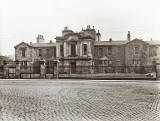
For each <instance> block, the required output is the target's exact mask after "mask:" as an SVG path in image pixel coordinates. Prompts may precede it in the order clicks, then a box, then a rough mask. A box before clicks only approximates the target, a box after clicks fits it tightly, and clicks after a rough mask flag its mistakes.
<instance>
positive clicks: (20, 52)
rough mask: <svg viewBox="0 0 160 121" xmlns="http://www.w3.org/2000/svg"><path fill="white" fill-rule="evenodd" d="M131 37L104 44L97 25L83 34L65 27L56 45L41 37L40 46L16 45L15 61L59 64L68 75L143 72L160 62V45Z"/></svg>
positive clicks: (82, 31)
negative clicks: (96, 27)
mask: <svg viewBox="0 0 160 121" xmlns="http://www.w3.org/2000/svg"><path fill="white" fill-rule="evenodd" d="M130 36H131V35H130V32H128V34H127V40H122V41H113V40H112V39H109V41H101V34H100V32H99V30H98V31H96V30H95V28H94V26H93V27H90V26H87V28H86V29H82V30H81V31H80V32H74V31H72V30H70V29H69V28H68V27H65V28H64V30H63V31H62V35H61V36H57V37H56V38H55V39H56V42H54V43H53V42H52V41H50V42H49V43H45V41H44V38H43V36H42V35H38V37H37V43H25V42H21V43H20V44H18V45H16V46H15V59H16V60H17V61H20V62H21V64H28V62H29V63H30V64H31V65H33V64H36V63H37V62H38V61H41V60H45V63H46V64H47V65H48V66H49V65H50V63H51V62H53V61H55V62H57V63H56V64H58V66H59V72H60V73H65V74H68V73H122V72H123V73H130V72H137V73H139V72H141V71H142V67H146V66H152V65H153V64H154V63H156V62H159V59H160V52H159V51H160V42H158V41H143V40H141V39H133V40H131V37H130ZM53 66H57V65H53ZM133 67H135V68H136V69H135V68H133ZM143 71H146V70H145V68H143Z"/></svg>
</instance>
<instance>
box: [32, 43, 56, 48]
mask: <svg viewBox="0 0 160 121" xmlns="http://www.w3.org/2000/svg"><path fill="white" fill-rule="evenodd" d="M29 45H30V46H32V47H55V46H56V43H31V44H29Z"/></svg>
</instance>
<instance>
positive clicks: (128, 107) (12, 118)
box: [0, 80, 160, 121]
mask: <svg viewBox="0 0 160 121" xmlns="http://www.w3.org/2000/svg"><path fill="white" fill-rule="evenodd" d="M159 100H160V83H151V82H148V81H146V82H141V81H140V82H138V81H137V82H100V81H99V82H98V81H97V82H96V81H94V82H93V81H89V80H88V81H80V80H78V81H64V80H63V81H62V80H57V81H55V80H0V121H160V101H159Z"/></svg>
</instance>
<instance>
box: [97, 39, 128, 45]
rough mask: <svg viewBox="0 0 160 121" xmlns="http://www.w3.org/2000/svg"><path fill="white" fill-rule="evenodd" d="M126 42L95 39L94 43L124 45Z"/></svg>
mask: <svg viewBox="0 0 160 121" xmlns="http://www.w3.org/2000/svg"><path fill="white" fill-rule="evenodd" d="M126 43H128V41H127V40H122V41H95V43H94V45H124V44H126Z"/></svg>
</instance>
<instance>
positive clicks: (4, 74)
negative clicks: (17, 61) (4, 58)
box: [3, 62, 9, 79]
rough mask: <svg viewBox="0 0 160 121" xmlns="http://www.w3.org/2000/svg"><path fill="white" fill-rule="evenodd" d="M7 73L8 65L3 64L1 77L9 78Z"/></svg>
mask: <svg viewBox="0 0 160 121" xmlns="http://www.w3.org/2000/svg"><path fill="white" fill-rule="evenodd" d="M8 71H9V70H8V65H7V63H5V62H4V66H3V76H4V78H5V79H8V77H9V76H8Z"/></svg>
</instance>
